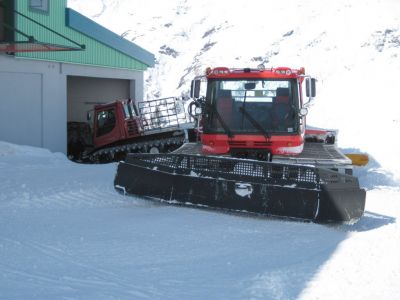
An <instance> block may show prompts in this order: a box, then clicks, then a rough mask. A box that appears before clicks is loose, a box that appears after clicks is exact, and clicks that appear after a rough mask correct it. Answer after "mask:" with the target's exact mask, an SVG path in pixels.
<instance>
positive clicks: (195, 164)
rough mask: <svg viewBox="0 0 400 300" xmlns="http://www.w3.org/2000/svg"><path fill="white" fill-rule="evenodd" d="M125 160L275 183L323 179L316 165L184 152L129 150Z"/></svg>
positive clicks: (177, 170)
mask: <svg viewBox="0 0 400 300" xmlns="http://www.w3.org/2000/svg"><path fill="white" fill-rule="evenodd" d="M126 162H127V163H133V164H139V165H142V166H144V167H147V168H152V169H154V168H156V169H158V170H162V171H166V172H171V173H177V174H184V175H191V176H202V177H213V178H225V179H232V180H248V181H253V182H254V181H256V182H260V183H272V184H295V183H311V184H313V185H315V186H317V185H318V184H319V183H320V180H319V174H318V169H316V168H314V167H307V166H296V165H286V164H277V163H270V162H262V161H253V160H239V161H238V160H237V159H231V158H222V157H213V156H197V155H185V154H157V155H151V154H130V155H129V156H128V157H127V160H126ZM328 171H329V170H328Z"/></svg>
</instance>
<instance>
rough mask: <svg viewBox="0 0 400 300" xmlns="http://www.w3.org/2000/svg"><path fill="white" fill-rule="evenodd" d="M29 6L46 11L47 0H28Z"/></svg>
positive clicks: (47, 7)
mask: <svg viewBox="0 0 400 300" xmlns="http://www.w3.org/2000/svg"><path fill="white" fill-rule="evenodd" d="M29 8H30V9H34V10H38V11H41V12H48V11H49V0H29Z"/></svg>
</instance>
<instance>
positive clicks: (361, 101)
mask: <svg viewBox="0 0 400 300" xmlns="http://www.w3.org/2000/svg"><path fill="white" fill-rule="evenodd" d="M68 5H69V6H70V7H72V8H74V9H76V10H78V11H79V12H81V13H82V14H84V15H86V16H88V17H89V18H92V19H93V20H94V21H96V22H98V23H100V24H102V25H104V26H106V27H107V28H109V29H111V30H113V31H114V32H116V33H117V34H120V35H122V36H123V37H125V38H126V39H128V40H130V41H133V42H135V43H137V44H138V45H140V46H142V47H144V48H145V49H147V50H149V51H151V52H152V53H154V54H155V55H156V60H157V64H156V66H155V67H154V68H152V69H149V71H148V72H147V81H146V89H147V96H148V98H154V97H160V96H163V97H164V96H179V95H187V92H188V90H189V86H190V80H191V79H192V78H193V77H194V76H195V75H200V74H202V72H203V71H204V70H205V68H206V67H208V66H213V67H216V66H229V67H248V66H251V67H256V66H257V65H258V64H259V63H264V64H265V65H266V66H267V67H268V66H293V67H300V66H304V67H305V68H306V71H307V72H308V73H309V74H311V75H313V76H315V77H317V78H318V80H319V81H318V97H317V100H316V103H315V105H314V107H313V108H312V109H311V111H310V113H309V116H308V122H309V124H312V125H315V126H319V127H326V128H335V129H339V130H340V136H339V143H340V146H341V147H344V148H357V149H359V150H358V151H361V152H368V153H369V154H370V155H372V156H373V157H374V158H375V159H376V160H377V161H378V162H379V164H381V165H382V166H383V167H384V168H385V169H387V170H389V171H390V172H392V173H394V174H397V173H398V172H397V171H398V170H400V160H392V159H391V157H393V155H394V153H395V152H397V151H398V149H399V148H400V142H399V139H397V138H395V136H397V135H398V131H399V130H400V105H398V100H399V96H398V95H399V94H398V89H397V85H398V83H397V81H398V80H397V75H396V74H398V73H399V72H400V59H399V57H400V25H399V24H400V13H399V12H400V2H398V1H395V0H386V1H381V0H373V1H367V2H365V1H364V2H363V1H351V0H339V1H333V2H332V1H331V2H329V3H323V4H321V2H320V1H318V0H306V1H301V2H299V1H294V0H284V1H263V0H253V1H247V2H242V1H231V0H229V1H228V0H219V1H212V0H203V1H195V0H172V1H157V0H149V1H140V0H119V1H116V0H89V1H78V0H69V1H68ZM381 116H385V117H381ZM355 137H359V139H358V138H357V143H355V142H354V140H355Z"/></svg>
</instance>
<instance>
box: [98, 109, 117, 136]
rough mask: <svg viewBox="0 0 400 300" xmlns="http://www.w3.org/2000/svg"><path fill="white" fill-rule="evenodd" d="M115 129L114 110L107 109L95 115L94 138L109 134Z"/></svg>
mask: <svg viewBox="0 0 400 300" xmlns="http://www.w3.org/2000/svg"><path fill="white" fill-rule="evenodd" d="M114 127H115V109H113V108H112V109H107V110H103V111H101V112H99V114H98V115H97V132H96V136H101V135H104V134H107V133H109V132H111V131H112V130H113V129H114Z"/></svg>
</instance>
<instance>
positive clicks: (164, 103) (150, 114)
mask: <svg viewBox="0 0 400 300" xmlns="http://www.w3.org/2000/svg"><path fill="white" fill-rule="evenodd" d="M138 109H139V115H140V117H141V120H142V124H141V125H142V128H143V129H144V130H145V131H146V130H158V129H160V130H161V129H164V128H169V127H180V125H183V124H188V123H190V117H189V116H188V115H187V114H186V113H185V109H184V105H183V103H181V102H179V100H178V99H177V98H174V97H169V98H163V99H156V100H150V101H143V102H139V103H138Z"/></svg>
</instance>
